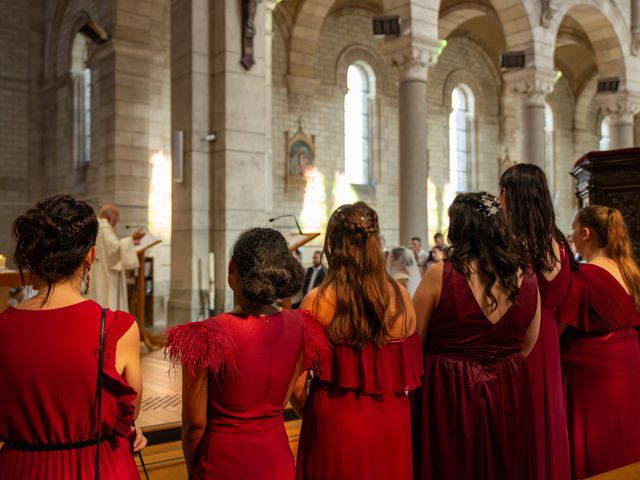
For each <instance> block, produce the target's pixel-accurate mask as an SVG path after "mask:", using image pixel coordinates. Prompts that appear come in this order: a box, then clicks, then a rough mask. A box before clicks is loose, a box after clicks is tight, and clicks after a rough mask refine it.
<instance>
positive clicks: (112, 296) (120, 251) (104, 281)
mask: <svg viewBox="0 0 640 480" xmlns="http://www.w3.org/2000/svg"><path fill="white" fill-rule="evenodd" d="M98 221H99V223H100V229H99V230H98V238H97V240H96V249H97V254H96V260H97V261H96V262H94V264H93V265H92V266H91V282H90V284H89V294H88V297H89V298H90V299H92V300H94V301H96V302H97V303H99V304H100V305H102V306H103V307H108V308H110V309H111V310H123V311H125V312H128V311H129V302H128V299H127V283H126V279H125V274H124V272H125V270H133V269H134V268H138V267H139V266H140V264H139V262H138V254H137V253H136V249H135V245H134V243H133V238H132V237H130V236H129V237H125V238H121V239H118V237H117V236H116V233H115V231H114V230H113V227H112V226H111V224H110V223H109V221H108V220H107V219H106V218H99V219H98Z"/></svg>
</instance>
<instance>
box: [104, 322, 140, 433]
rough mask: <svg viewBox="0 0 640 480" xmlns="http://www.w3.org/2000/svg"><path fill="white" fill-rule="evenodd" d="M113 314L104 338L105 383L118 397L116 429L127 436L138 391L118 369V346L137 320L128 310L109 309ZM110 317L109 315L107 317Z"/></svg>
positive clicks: (105, 386)
mask: <svg viewBox="0 0 640 480" xmlns="http://www.w3.org/2000/svg"><path fill="white" fill-rule="evenodd" d="M107 314H108V315H113V321H112V322H111V325H109V328H108V330H107V331H106V332H105V338H104V370H103V375H104V377H103V382H104V383H103V385H104V389H105V390H108V391H109V393H111V394H112V395H113V396H114V397H115V399H116V424H115V426H114V431H115V433H116V434H117V435H120V436H122V437H126V436H128V435H129V433H130V430H131V425H132V424H133V419H134V416H135V412H136V406H135V402H136V397H137V396H138V393H137V392H136V391H135V389H134V388H133V387H132V386H131V385H129V384H128V383H127V382H125V381H124V379H123V378H122V377H121V376H120V374H119V373H118V371H117V370H116V347H117V346H118V340H120V338H122V336H123V335H124V334H125V333H127V331H128V330H129V329H130V328H131V325H133V324H134V323H135V322H136V319H135V317H134V316H133V315H130V314H129V313H126V312H121V311H117V312H115V313H113V312H111V311H109V312H108V313H107ZM107 318H108V317H107Z"/></svg>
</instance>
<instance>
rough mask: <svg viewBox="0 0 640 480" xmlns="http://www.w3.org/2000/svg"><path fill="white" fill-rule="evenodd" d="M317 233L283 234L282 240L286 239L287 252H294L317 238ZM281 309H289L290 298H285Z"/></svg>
mask: <svg viewBox="0 0 640 480" xmlns="http://www.w3.org/2000/svg"><path fill="white" fill-rule="evenodd" d="M319 236H320V234H319V233H285V234H284V238H286V240H287V243H288V244H289V251H290V252H294V251H296V250H297V249H298V248H300V247H302V246H303V245H306V244H307V243H309V242H310V241H311V240H313V239H314V238H316V237H319ZM282 308H287V309H290V308H291V297H289V298H285V299H283V300H282Z"/></svg>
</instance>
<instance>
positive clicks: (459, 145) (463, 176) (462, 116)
mask: <svg viewBox="0 0 640 480" xmlns="http://www.w3.org/2000/svg"><path fill="white" fill-rule="evenodd" d="M474 104H475V101H474V98H473V93H472V92H471V89H470V88H469V87H467V86H466V85H463V84H460V85H458V86H457V87H455V88H454V89H453V92H452V93H451V114H450V115H449V172H450V183H451V187H452V190H453V191H454V192H467V191H469V190H471V162H472V159H473V155H474V151H473V146H474V142H473V126H474V116H475V105H474Z"/></svg>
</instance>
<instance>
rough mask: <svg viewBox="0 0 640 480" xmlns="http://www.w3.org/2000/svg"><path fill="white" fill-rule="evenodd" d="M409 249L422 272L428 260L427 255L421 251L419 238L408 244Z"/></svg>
mask: <svg viewBox="0 0 640 480" xmlns="http://www.w3.org/2000/svg"><path fill="white" fill-rule="evenodd" d="M409 248H410V249H411V250H412V251H413V253H415V255H416V261H417V262H418V266H419V267H420V268H422V269H423V270H424V268H425V267H426V265H427V261H428V260H429V254H428V253H427V252H425V251H424V250H423V249H422V240H420V237H413V238H412V239H411V242H410V243H409Z"/></svg>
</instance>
